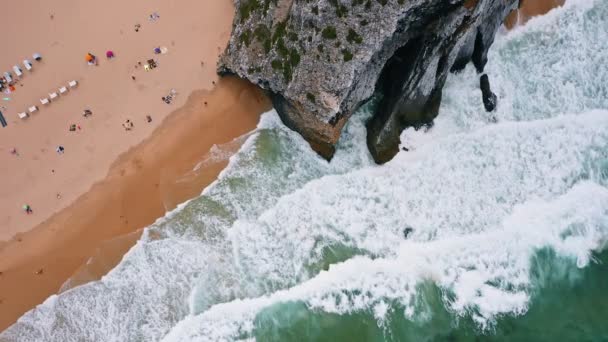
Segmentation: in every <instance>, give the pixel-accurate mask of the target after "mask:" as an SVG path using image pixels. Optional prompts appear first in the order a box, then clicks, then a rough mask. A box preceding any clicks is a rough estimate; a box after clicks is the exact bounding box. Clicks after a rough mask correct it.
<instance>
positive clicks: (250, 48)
mask: <svg viewBox="0 0 608 342" xmlns="http://www.w3.org/2000/svg"><path fill="white" fill-rule="evenodd" d="M517 4H518V0H426V1H412V0H386V1H384V0H383V1H376V0H369V1H367V0H365V1H363V0H235V6H236V8H237V13H236V16H235V19H234V25H233V30H232V36H231V38H230V42H229V44H228V47H227V48H226V50H225V52H224V53H223V55H222V56H221V59H220V62H219V67H218V68H219V69H218V71H219V72H220V73H221V74H224V73H233V74H237V75H238V76H240V77H243V78H246V79H248V80H250V81H251V82H253V83H255V84H258V85H259V86H260V87H262V88H264V89H266V90H268V92H269V93H270V94H271V97H272V100H273V103H274V106H275V108H276V110H277V112H278V113H279V115H280V116H281V118H282V120H283V121H284V122H285V124H286V125H287V126H289V127H290V128H292V129H294V130H295V131H297V132H299V133H300V134H302V136H303V137H304V138H305V139H306V140H307V141H308V142H309V143H310V144H311V146H312V147H313V149H315V150H316V151H317V152H318V153H320V154H321V155H322V156H324V157H325V158H327V159H330V158H331V157H332V156H333V153H334V151H335V144H336V143H337V141H338V139H339V137H340V132H341V130H342V128H343V126H344V124H345V123H346V121H347V120H348V118H349V117H350V116H351V114H352V113H353V112H354V111H355V110H356V109H357V108H358V107H359V106H360V105H361V104H362V103H364V102H365V101H367V100H368V99H369V98H370V97H372V96H374V95H377V96H380V97H381V98H382V99H381V100H380V103H379V105H378V106H377V109H376V112H375V113H374V115H373V117H372V119H371V120H370V121H369V123H368V125H367V127H368V136H367V143H368V146H369V149H370V151H371V153H372V155H373V157H374V159H375V160H376V162H379V163H383V162H386V161H388V160H390V159H391V158H392V157H393V156H394V155H395V154H396V153H397V152H398V150H399V147H398V146H399V135H400V133H401V131H402V130H403V129H404V128H406V127H410V126H413V127H416V128H420V127H424V126H426V125H428V124H430V123H432V121H433V119H434V118H435V117H436V116H437V113H438V109H439V105H440V102H441V92H442V88H443V85H444V83H445V80H446V77H447V74H448V72H449V71H450V70H451V71H454V72H455V71H458V70H462V68H464V67H465V66H466V64H468V63H469V62H470V61H472V62H473V63H474V65H475V67H476V68H477V70H478V71H479V72H481V71H483V68H484V66H485V64H486V61H487V51H488V49H489V47H490V45H491V44H492V42H493V40H494V35H495V33H496V31H497V29H498V27H499V26H500V25H501V23H502V21H503V19H504V18H505V17H506V16H507V14H508V13H509V12H510V11H511V10H512V9H514V8H515V7H516V6H517Z"/></svg>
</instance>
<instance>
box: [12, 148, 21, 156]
mask: <svg viewBox="0 0 608 342" xmlns="http://www.w3.org/2000/svg"><path fill="white" fill-rule="evenodd" d="M11 154H12V155H14V156H16V157H19V152H17V148H16V147H13V149H12V150H11Z"/></svg>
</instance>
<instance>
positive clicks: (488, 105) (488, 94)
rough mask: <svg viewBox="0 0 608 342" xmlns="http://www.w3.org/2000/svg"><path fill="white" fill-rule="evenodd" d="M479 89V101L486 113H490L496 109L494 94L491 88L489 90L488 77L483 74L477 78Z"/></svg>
mask: <svg viewBox="0 0 608 342" xmlns="http://www.w3.org/2000/svg"><path fill="white" fill-rule="evenodd" d="M479 89H481V99H482V101H483V106H484V108H485V109H486V111H488V112H491V111H493V110H494V109H496V101H497V99H496V94H494V93H493V92H492V88H490V79H489V78H488V75H486V74H483V75H481V77H480V78H479Z"/></svg>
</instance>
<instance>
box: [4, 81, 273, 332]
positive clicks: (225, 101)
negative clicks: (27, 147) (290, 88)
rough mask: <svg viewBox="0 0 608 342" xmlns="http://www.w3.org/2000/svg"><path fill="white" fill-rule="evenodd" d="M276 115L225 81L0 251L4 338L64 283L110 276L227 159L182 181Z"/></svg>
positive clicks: (258, 95) (254, 95) (196, 96)
mask: <svg viewBox="0 0 608 342" xmlns="http://www.w3.org/2000/svg"><path fill="white" fill-rule="evenodd" d="M204 102H207V103H208V105H206V106H205V105H204ZM270 108H271V106H270V102H269V100H268V99H267V98H266V97H265V95H264V94H263V93H262V91H261V90H260V89H258V88H257V87H255V86H254V85H251V84H249V83H248V82H246V81H244V80H241V79H238V78H236V77H228V78H222V79H221V80H220V81H219V82H218V83H217V86H216V88H215V89H214V90H212V91H210V92H208V91H201V90H199V91H195V92H193V93H192V95H190V96H189V97H188V100H187V102H186V105H184V106H183V107H181V108H179V109H177V110H175V111H174V112H173V113H171V114H170V115H169V116H168V117H167V118H166V119H165V120H164V121H163V123H162V124H161V125H160V126H159V127H158V128H157V129H156V130H155V131H154V132H153V134H152V135H151V136H150V137H148V138H147V139H145V140H144V141H143V142H141V143H140V144H138V145H136V146H135V147H133V148H131V149H130V150H129V151H127V152H125V153H124V154H122V155H121V156H120V157H119V158H118V159H117V160H116V161H115V162H114V163H113V164H112V166H111V167H110V171H109V172H108V175H107V176H106V177H105V178H104V179H103V180H102V181H100V182H98V183H96V184H95V185H93V187H92V188H91V189H90V190H89V191H87V192H86V193H85V194H83V195H82V196H80V197H79V198H78V199H77V200H76V201H75V202H74V203H72V204H71V205H69V206H68V207H66V208H65V209H63V210H61V211H60V212H58V213H56V214H54V215H53V216H52V217H51V218H49V219H48V220H46V221H44V222H43V223H42V224H41V225H39V226H37V227H36V228H34V229H33V230H30V231H28V232H26V233H22V234H19V235H18V236H16V237H14V238H13V239H11V240H9V241H8V242H6V243H4V245H3V246H0V271H1V272H2V274H1V275H0V301H1V303H0V308H2V310H0V331H1V330H4V329H5V328H7V327H8V326H9V325H11V324H12V323H14V322H15V321H16V320H17V319H18V318H19V317H20V316H21V315H22V314H23V313H25V312H26V311H28V310H30V309H32V308H33V307H35V306H36V305H38V304H40V303H42V302H43V301H44V300H45V299H46V298H47V297H49V296H50V295H52V294H54V293H56V292H57V291H58V290H60V288H61V286H62V285H63V284H64V283H65V282H66V280H71V284H70V285H71V286H76V285H79V284H83V283H86V282H88V281H91V280H94V279H99V278H100V277H101V276H103V275H104V274H106V273H107V272H108V271H109V270H110V269H112V268H113V267H114V266H115V265H116V264H117V263H118V262H120V260H121V259H122V257H123V255H124V254H125V253H126V252H127V251H128V250H129V249H130V248H131V246H132V245H133V244H134V243H135V242H136V241H137V239H138V238H139V236H140V234H141V230H142V229H143V228H144V227H146V226H148V225H150V224H152V223H154V221H156V220H157V219H158V218H160V217H162V216H164V215H165V213H166V212H167V211H169V210H171V209H173V208H174V207H175V206H177V205H178V204H179V203H182V202H184V201H186V200H188V199H191V198H193V197H195V196H197V195H199V194H200V192H201V191H202V189H203V188H204V187H205V186H207V185H208V184H210V183H211V182H213V181H214V180H215V179H216V177H217V175H218V174H219V172H221V170H222V169H223V168H224V167H225V165H226V164H227V159H225V160H224V159H223V160H220V161H218V162H216V163H212V164H211V165H207V166H206V167H205V168H204V169H203V170H200V171H201V172H199V173H197V175H196V177H188V178H189V179H188V181H186V182H185V183H184V179H183V176H184V175H187V174H188V175H190V174H191V173H192V172H191V171H192V169H193V167H194V166H196V164H197V163H198V162H200V160H201V158H202V157H203V156H204V155H205V154H206V153H208V151H209V150H210V148H211V147H212V146H213V145H216V144H224V143H228V142H230V141H232V140H233V139H235V138H237V137H239V136H241V135H243V134H246V133H248V132H250V131H252V130H253V129H255V127H256V125H257V123H258V121H259V117H260V115H261V114H262V113H263V112H265V111H267V110H269V109H270ZM234 152H235V151H234ZM176 180H179V181H180V184H175V181H176ZM109 240H113V241H109ZM91 256H94V258H93V259H89V258H90V257H91ZM87 260H92V261H89V262H87ZM85 262H87V264H85ZM40 270H42V273H41V274H36V273H38V272H39V271H40Z"/></svg>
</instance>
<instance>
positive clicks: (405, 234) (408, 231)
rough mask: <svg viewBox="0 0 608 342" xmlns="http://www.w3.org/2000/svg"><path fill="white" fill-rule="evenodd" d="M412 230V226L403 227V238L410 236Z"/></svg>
mask: <svg viewBox="0 0 608 342" xmlns="http://www.w3.org/2000/svg"><path fill="white" fill-rule="evenodd" d="M413 232H414V228H412V227H405V228H404V229H403V238H404V239H407V238H408V237H409V236H410V234H412V233H413Z"/></svg>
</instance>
